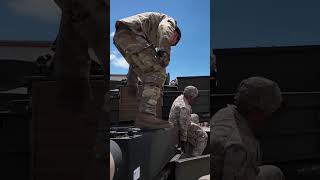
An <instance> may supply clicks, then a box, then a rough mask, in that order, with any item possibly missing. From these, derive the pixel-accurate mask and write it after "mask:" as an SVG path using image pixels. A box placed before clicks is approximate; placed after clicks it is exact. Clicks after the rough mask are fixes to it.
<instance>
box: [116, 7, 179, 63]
mask: <svg viewBox="0 0 320 180" xmlns="http://www.w3.org/2000/svg"><path fill="white" fill-rule="evenodd" d="M118 22H121V23H123V24H125V25H127V26H128V27H129V29H131V30H132V31H133V32H134V33H135V34H137V35H141V36H143V37H144V38H145V39H146V40H147V41H148V42H149V43H150V44H152V45H153V46H154V47H155V48H159V49H163V50H165V51H166V52H167V54H168V57H167V58H166V59H165V61H167V62H166V64H168V63H169V61H170V51H171V44H170V42H169V39H170V38H171V36H172V35H173V34H174V31H175V29H176V26H177V23H176V21H175V20H174V19H173V18H172V17H170V16H168V15H166V14H162V13H157V12H145V13H141V14H137V15H134V16H130V17H127V18H124V19H120V20H118V21H117V23H118Z"/></svg>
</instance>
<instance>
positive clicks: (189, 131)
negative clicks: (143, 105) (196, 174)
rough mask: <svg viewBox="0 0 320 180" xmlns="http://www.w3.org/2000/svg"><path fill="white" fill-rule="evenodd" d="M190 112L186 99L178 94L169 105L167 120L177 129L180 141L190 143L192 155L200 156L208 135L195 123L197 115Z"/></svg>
mask: <svg viewBox="0 0 320 180" xmlns="http://www.w3.org/2000/svg"><path fill="white" fill-rule="evenodd" d="M191 112H192V109H191V106H190V104H189V102H188V100H187V99H186V98H185V97H184V95H180V96H179V97H177V98H176V99H175V101H174V102H173V104H172V106H171V110H170V114H169V122H171V123H172V124H173V125H174V126H175V127H177V128H178V129H179V132H180V141H184V142H189V143H190V144H192V146H193V150H192V156H200V155H201V154H202V152H203V150H204V148H205V147H206V145H207V139H208V135H207V133H206V132H204V131H203V130H202V129H201V127H200V126H199V125H198V124H197V122H199V120H198V116H197V115H196V114H191Z"/></svg>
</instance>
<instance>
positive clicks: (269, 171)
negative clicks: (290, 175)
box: [257, 165, 285, 180]
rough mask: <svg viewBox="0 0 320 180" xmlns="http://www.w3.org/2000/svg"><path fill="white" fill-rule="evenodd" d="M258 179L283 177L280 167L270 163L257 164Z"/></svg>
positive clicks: (265, 179) (275, 179)
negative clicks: (258, 170)
mask: <svg viewBox="0 0 320 180" xmlns="http://www.w3.org/2000/svg"><path fill="white" fill-rule="evenodd" d="M259 169H260V172H259V174H258V178H257V179H258V180H284V179H285V177H284V175H283V173H282V171H281V169H280V168H278V167H276V166H271V165H265V166H259Z"/></svg>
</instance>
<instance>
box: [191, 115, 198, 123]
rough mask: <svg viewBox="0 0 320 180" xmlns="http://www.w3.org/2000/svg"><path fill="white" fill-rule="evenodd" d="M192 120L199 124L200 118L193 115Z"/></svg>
mask: <svg viewBox="0 0 320 180" xmlns="http://www.w3.org/2000/svg"><path fill="white" fill-rule="evenodd" d="M191 119H192V120H194V121H197V122H199V116H198V114H191Z"/></svg>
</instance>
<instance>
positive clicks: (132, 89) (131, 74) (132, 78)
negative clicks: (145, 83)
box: [127, 65, 138, 96]
mask: <svg viewBox="0 0 320 180" xmlns="http://www.w3.org/2000/svg"><path fill="white" fill-rule="evenodd" d="M137 83H138V76H137V74H136V72H135V71H134V70H133V67H132V65H130V66H129V71H128V74H127V85H128V93H129V95H130V96H136V95H137V89H138V87H137V85H138V84H137Z"/></svg>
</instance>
